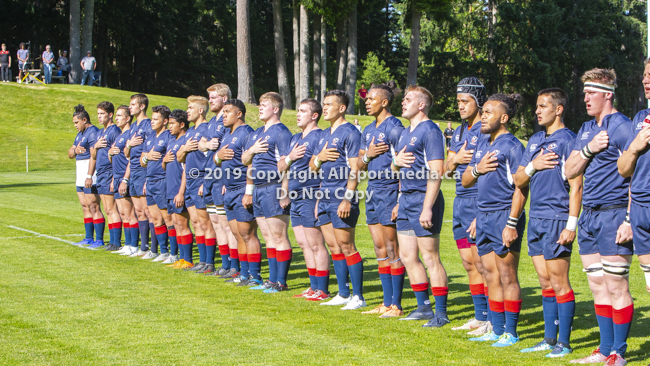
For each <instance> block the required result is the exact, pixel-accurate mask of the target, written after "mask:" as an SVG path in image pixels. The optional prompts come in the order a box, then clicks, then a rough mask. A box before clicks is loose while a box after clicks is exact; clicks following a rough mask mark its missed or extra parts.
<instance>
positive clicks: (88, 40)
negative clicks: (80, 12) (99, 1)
mask: <svg viewBox="0 0 650 366" xmlns="http://www.w3.org/2000/svg"><path fill="white" fill-rule="evenodd" d="M85 2H86V5H85V6H84V27H83V43H82V46H83V55H84V56H86V52H88V51H90V52H93V25H94V24H95V0H85Z"/></svg>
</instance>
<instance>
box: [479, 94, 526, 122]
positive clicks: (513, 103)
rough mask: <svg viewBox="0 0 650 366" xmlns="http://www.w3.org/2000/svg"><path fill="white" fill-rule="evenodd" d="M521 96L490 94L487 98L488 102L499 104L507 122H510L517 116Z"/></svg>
mask: <svg viewBox="0 0 650 366" xmlns="http://www.w3.org/2000/svg"><path fill="white" fill-rule="evenodd" d="M522 99H523V98H522V96H521V94H510V95H506V94H499V93H497V94H492V95H490V97H489V98H488V101H490V100H494V101H497V102H500V103H501V104H502V105H503V106H504V107H505V109H506V115H508V121H511V120H512V118H513V117H514V116H515V114H517V106H518V104H519V102H521V100H522Z"/></svg>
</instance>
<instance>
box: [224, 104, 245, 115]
mask: <svg viewBox="0 0 650 366" xmlns="http://www.w3.org/2000/svg"><path fill="white" fill-rule="evenodd" d="M223 105H232V106H235V107H237V109H239V111H240V112H241V114H242V118H244V117H246V104H244V102H242V101H241V100H239V99H228V100H227V101H226V102H225V103H224V104H223Z"/></svg>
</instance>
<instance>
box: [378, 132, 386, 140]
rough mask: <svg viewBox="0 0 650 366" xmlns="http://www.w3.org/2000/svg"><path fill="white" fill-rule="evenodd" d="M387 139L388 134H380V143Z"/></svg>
mask: <svg viewBox="0 0 650 366" xmlns="http://www.w3.org/2000/svg"><path fill="white" fill-rule="evenodd" d="M385 138H386V134H385V133H383V132H381V133H380V134H379V142H383V141H384V139H385Z"/></svg>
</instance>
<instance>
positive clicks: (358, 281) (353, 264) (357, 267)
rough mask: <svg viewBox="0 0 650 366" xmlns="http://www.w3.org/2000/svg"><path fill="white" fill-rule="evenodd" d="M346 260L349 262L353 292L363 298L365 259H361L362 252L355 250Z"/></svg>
mask: <svg viewBox="0 0 650 366" xmlns="http://www.w3.org/2000/svg"><path fill="white" fill-rule="evenodd" d="M345 262H346V263H347V265H348V271H349V272H350V280H351V281H352V293H353V294H354V295H357V296H359V298H360V299H361V300H363V260H362V259H361V254H359V252H355V253H354V254H352V255H350V256H349V257H345Z"/></svg>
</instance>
